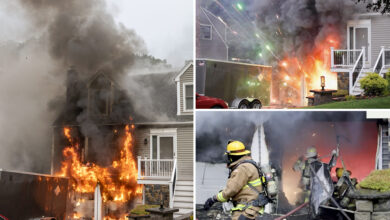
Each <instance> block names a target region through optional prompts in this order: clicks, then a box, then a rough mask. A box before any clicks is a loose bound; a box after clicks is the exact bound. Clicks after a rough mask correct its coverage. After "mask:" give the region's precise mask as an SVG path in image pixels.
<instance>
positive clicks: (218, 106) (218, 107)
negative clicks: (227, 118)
mask: <svg viewBox="0 0 390 220" xmlns="http://www.w3.org/2000/svg"><path fill="white" fill-rule="evenodd" d="M211 108H215V109H220V108H222V106H220V105H214V106H213V107H211Z"/></svg>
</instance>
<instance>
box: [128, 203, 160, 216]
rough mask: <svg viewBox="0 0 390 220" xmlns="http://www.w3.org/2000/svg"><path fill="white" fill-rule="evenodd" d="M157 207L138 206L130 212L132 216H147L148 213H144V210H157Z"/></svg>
mask: <svg viewBox="0 0 390 220" xmlns="http://www.w3.org/2000/svg"><path fill="white" fill-rule="evenodd" d="M158 207H160V206H159V205H138V206H136V207H135V208H134V209H132V210H131V211H130V213H131V214H133V215H149V212H147V211H145V209H150V208H158Z"/></svg>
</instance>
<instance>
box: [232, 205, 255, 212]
mask: <svg viewBox="0 0 390 220" xmlns="http://www.w3.org/2000/svg"><path fill="white" fill-rule="evenodd" d="M250 207H252V206H247V205H245V204H238V205H237V206H236V207H234V208H232V209H231V212H234V211H244V210H245V209H247V208H250Z"/></svg>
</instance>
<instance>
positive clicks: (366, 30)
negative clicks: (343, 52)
mask: <svg viewBox="0 0 390 220" xmlns="http://www.w3.org/2000/svg"><path fill="white" fill-rule="evenodd" d="M362 47H364V48H365V62H366V64H368V65H370V63H371V21H370V20H360V21H354V22H350V23H349V25H348V49H356V50H357V49H362Z"/></svg>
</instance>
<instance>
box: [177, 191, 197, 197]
mask: <svg viewBox="0 0 390 220" xmlns="http://www.w3.org/2000/svg"><path fill="white" fill-rule="evenodd" d="M175 196H191V197H193V196H194V192H193V191H176V192H175Z"/></svg>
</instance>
